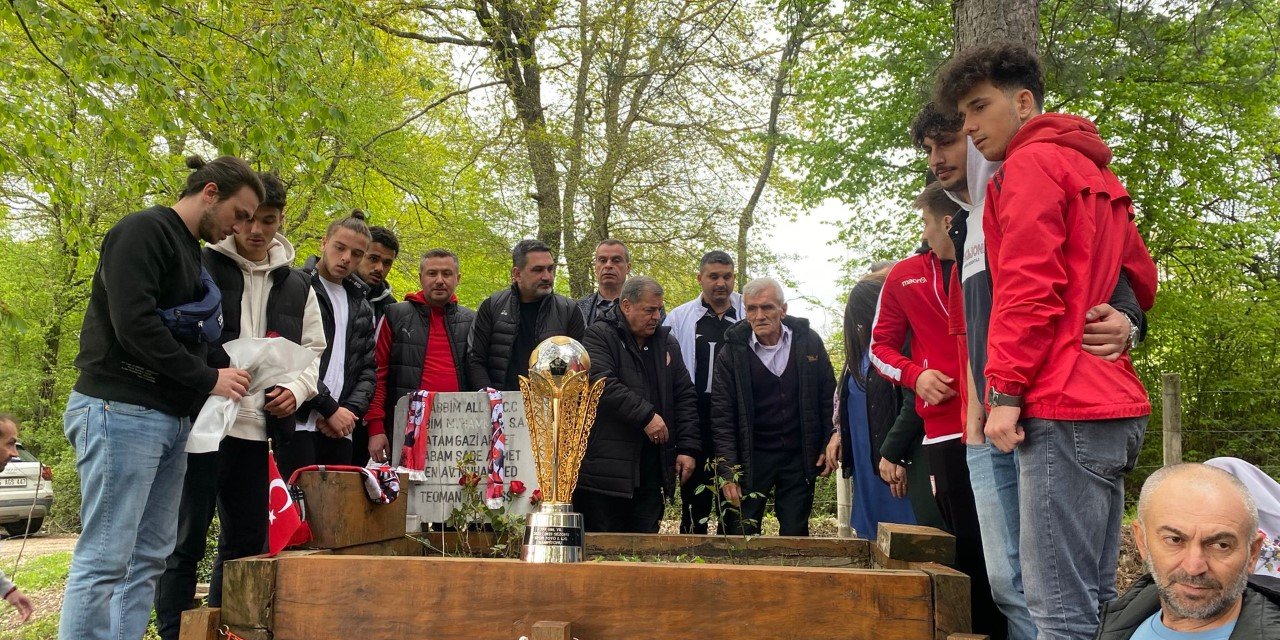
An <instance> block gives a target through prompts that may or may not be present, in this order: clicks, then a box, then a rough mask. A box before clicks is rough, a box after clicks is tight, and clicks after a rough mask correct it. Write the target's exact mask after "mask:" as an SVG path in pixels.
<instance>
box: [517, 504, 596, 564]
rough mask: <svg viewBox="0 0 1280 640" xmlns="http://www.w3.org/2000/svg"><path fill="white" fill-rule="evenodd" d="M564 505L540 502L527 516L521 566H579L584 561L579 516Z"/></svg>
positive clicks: (584, 554) (584, 549)
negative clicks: (564, 563)
mask: <svg viewBox="0 0 1280 640" xmlns="http://www.w3.org/2000/svg"><path fill="white" fill-rule="evenodd" d="M572 509H573V505H571V504H568V503H563V502H560V503H550V502H544V503H542V506H541V507H539V508H538V510H537V511H535V512H533V513H530V514H529V517H528V520H527V521H526V523H525V528H524V553H523V556H522V557H523V558H524V561H525V562H542V563H552V562H555V563H559V562H582V561H583V560H585V559H586V557H587V549H586V546H585V545H584V544H583V531H582V514H581V513H574V512H573V511H572Z"/></svg>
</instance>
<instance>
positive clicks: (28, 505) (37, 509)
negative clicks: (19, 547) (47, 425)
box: [0, 444, 53, 536]
mask: <svg viewBox="0 0 1280 640" xmlns="http://www.w3.org/2000/svg"><path fill="white" fill-rule="evenodd" d="M52 508H53V470H52V469H50V468H49V467H47V466H45V465H43V464H41V463H40V461H39V460H37V459H36V457H35V456H34V455H32V454H31V452H30V451H27V449H26V447H23V446H22V444H18V457H16V458H13V459H11V460H9V464H8V466H6V467H5V470H4V471H3V472H0V527H4V530H5V532H7V533H8V534H9V535H11V536H20V535H23V534H28V535H29V534H33V533H35V532H37V531H39V530H40V527H42V526H44V519H45V518H46V517H48V516H49V511H50V510H51V509H52Z"/></svg>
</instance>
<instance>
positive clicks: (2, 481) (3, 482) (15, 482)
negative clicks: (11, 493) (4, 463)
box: [0, 478, 27, 487]
mask: <svg viewBox="0 0 1280 640" xmlns="http://www.w3.org/2000/svg"><path fill="white" fill-rule="evenodd" d="M25 486H27V479H26V478H0V487H25Z"/></svg>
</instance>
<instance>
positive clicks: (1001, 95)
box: [936, 44, 1156, 639]
mask: <svg viewBox="0 0 1280 640" xmlns="http://www.w3.org/2000/svg"><path fill="white" fill-rule="evenodd" d="M936 94H937V96H936V97H937V101H938V103H939V105H940V106H942V107H943V108H948V109H954V110H957V111H958V112H959V113H960V114H961V115H962V116H964V132H965V133H966V134H967V135H968V136H970V137H971V138H972V139H973V143H974V146H975V147H976V148H977V149H978V151H980V152H981V153H982V155H983V156H984V157H986V158H987V159H988V160H991V161H1003V162H1004V164H1003V166H1002V167H1001V168H1000V170H999V171H997V172H996V174H995V175H994V176H993V177H992V179H991V181H990V183H989V186H988V189H987V201H986V210H985V215H984V219H983V231H984V234H985V236H986V243H987V260H988V262H989V271H990V274H991V282H992V313H991V323H990V327H989V330H988V336H987V367H986V371H985V373H986V378H987V386H988V392H987V397H986V401H987V406H988V409H989V415H988V418H987V423H986V427H985V433H986V436H987V438H988V439H989V440H990V441H991V442H992V443H994V444H995V445H996V446H997V447H999V448H1000V449H1001V450H1002V451H1011V450H1014V449H1016V450H1017V454H1018V465H1019V495H1020V502H1021V504H1022V509H1021V513H1020V524H1021V531H1020V543H1021V552H1022V554H1021V555H1022V570H1023V584H1024V590H1025V593H1026V596H1027V605H1028V608H1029V609H1030V611H1031V615H1032V618H1033V619H1034V621H1035V623H1036V626H1037V627H1038V629H1039V637H1040V638H1041V639H1045V638H1090V637H1092V636H1093V634H1094V632H1095V631H1096V628H1097V624H1098V613H1097V612H1098V605H1099V603H1102V602H1107V601H1110V600H1114V599H1115V597H1116V591H1115V572H1116V560H1117V556H1118V554H1119V542H1120V519H1121V516H1122V514H1123V511H1124V473H1125V472H1126V471H1128V470H1129V469H1131V468H1132V467H1133V464H1134V463H1135V462H1136V460H1137V456H1138V451H1139V450H1140V449H1141V446H1142V440H1143V434H1144V431H1145V429H1146V424H1147V418H1148V415H1149V414H1150V412H1151V405H1150V403H1149V402H1148V400H1147V394H1146V390H1145V389H1144V388H1143V386H1142V383H1141V381H1139V380H1138V376H1137V374H1136V372H1135V371H1134V369H1133V365H1132V363H1131V362H1130V360H1129V356H1128V355H1127V354H1124V355H1121V356H1120V357H1119V358H1118V359H1116V360H1114V361H1108V360H1105V359H1102V358H1095V357H1091V356H1089V355H1088V354H1086V353H1085V351H1084V350H1083V349H1082V348H1081V336H1082V334H1083V330H1084V323H1085V314H1086V312H1087V311H1088V310H1089V309H1090V308H1091V307H1093V306H1095V305H1097V304H1100V303H1101V302H1104V301H1106V300H1107V299H1108V298H1109V297H1110V295H1111V292H1112V290H1113V289H1114V287H1115V283H1116V282H1117V278H1118V277H1119V274H1120V271H1121V268H1122V267H1123V268H1124V269H1125V270H1126V272H1127V273H1128V274H1129V275H1130V280H1131V283H1132V285H1133V288H1134V292H1135V294H1136V296H1137V298H1138V301H1139V303H1140V304H1141V305H1142V306H1143V307H1144V308H1146V307H1148V306H1149V303H1150V302H1151V301H1152V300H1153V299H1154V296H1155V281H1156V278H1155V265H1154V263H1153V262H1152V261H1151V257H1150V255H1149V254H1147V252H1146V247H1145V245H1143V244H1142V241H1141V238H1139V237H1138V236H1137V233H1136V228H1135V227H1134V225H1133V223H1132V221H1133V205H1132V202H1131V200H1130V198H1129V194H1128V192H1126V191H1125V189H1124V186H1123V185H1121V184H1120V181H1119V180H1117V179H1116V177H1115V175H1114V174H1112V173H1111V171H1110V170H1109V169H1107V164H1108V163H1109V162H1110V160H1111V150H1110V149H1108V148H1107V146H1106V144H1105V143H1104V142H1103V141H1102V138H1101V137H1100V136H1099V135H1098V132H1097V128H1096V127H1095V126H1094V125H1093V123H1091V122H1089V121H1087V120H1085V119H1083V118H1079V117H1076V116H1070V115H1062V114H1043V113H1042V112H1041V110H1042V105H1043V101H1044V80H1043V74H1042V71H1041V67H1040V62H1039V60H1038V59H1037V58H1036V57H1035V55H1034V54H1033V53H1031V52H1029V51H1027V50H1026V49H1025V48H1023V47H1022V46H1019V45H1012V44H996V45H989V46H985V47H979V48H974V49H970V50H967V51H964V52H961V53H960V54H959V55H957V56H956V57H955V58H954V59H953V60H952V61H951V62H949V63H948V64H947V65H946V66H945V67H944V68H943V69H942V70H940V71H939V74H938V84H937V87H936Z"/></svg>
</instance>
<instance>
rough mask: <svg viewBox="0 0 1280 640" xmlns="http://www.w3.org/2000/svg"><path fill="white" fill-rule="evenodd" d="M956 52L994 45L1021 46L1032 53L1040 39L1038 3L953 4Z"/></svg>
mask: <svg viewBox="0 0 1280 640" xmlns="http://www.w3.org/2000/svg"><path fill="white" fill-rule="evenodd" d="M951 21H952V25H953V26H954V28H955V39H954V44H955V50H956V51H963V50H965V49H968V48H969V47H975V46H979V45H984V44H990V43H992V42H1000V41H1014V42H1021V43H1023V44H1025V45H1027V46H1029V47H1031V50H1032V51H1035V50H1036V44H1037V42H1038V41H1039V36H1040V1H1039V0H954V1H953V2H952V3H951Z"/></svg>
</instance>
